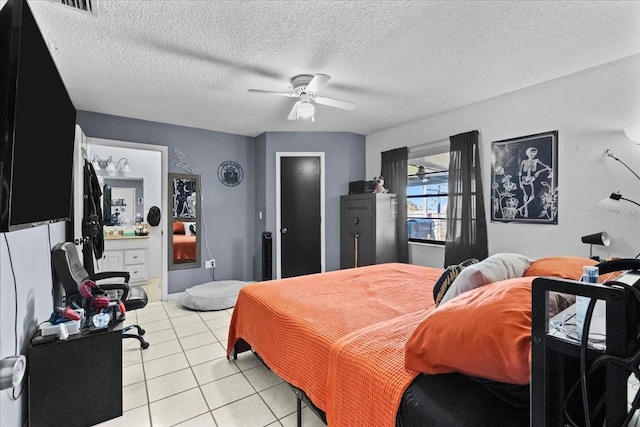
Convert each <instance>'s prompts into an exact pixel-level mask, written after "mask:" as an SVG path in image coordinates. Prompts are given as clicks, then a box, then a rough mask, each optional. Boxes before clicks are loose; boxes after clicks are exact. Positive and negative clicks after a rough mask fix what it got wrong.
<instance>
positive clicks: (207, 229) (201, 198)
mask: <svg viewBox="0 0 640 427" xmlns="http://www.w3.org/2000/svg"><path fill="white" fill-rule="evenodd" d="M200 212H204V196H200ZM200 216H201V217H202V218H201V219H202V225H204V246H205V247H206V248H207V254H209V258H207V259H212V258H213V255H212V254H211V248H210V247H209V237H208V236H209V228H208V227H207V220H206V216H205V215H203V214H200ZM214 270H215V267H214V268H212V269H211V279H212V280H213V281H214V282H215V281H216V275H215V272H214Z"/></svg>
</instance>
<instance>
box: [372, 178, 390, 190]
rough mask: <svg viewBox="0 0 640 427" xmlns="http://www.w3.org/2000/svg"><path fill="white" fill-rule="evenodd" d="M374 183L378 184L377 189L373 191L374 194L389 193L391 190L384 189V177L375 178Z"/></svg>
mask: <svg viewBox="0 0 640 427" xmlns="http://www.w3.org/2000/svg"><path fill="white" fill-rule="evenodd" d="M373 181H374V182H375V183H376V188H375V190H374V191H373V192H374V193H388V192H389V190H387V189H386V188H385V187H384V177H382V176H374V177H373Z"/></svg>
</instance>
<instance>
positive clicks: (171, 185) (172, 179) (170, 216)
mask: <svg viewBox="0 0 640 427" xmlns="http://www.w3.org/2000/svg"><path fill="white" fill-rule="evenodd" d="M168 175H169V181H168V187H167V188H168V189H169V194H168V195H169V197H168V199H169V200H168V201H169V205H168V206H167V227H168V230H167V235H168V247H169V248H168V249H169V251H168V252H169V259H168V261H169V270H181V269H185V268H200V267H201V256H200V246H202V243H201V239H202V233H201V231H200V218H201V215H202V212H201V204H200V200H201V193H200V191H201V189H200V175H193V174H183V173H170V174H168ZM176 180H193V181H194V182H195V189H196V206H195V218H194V219H193V221H191V220H190V219H191V218H188V217H187V218H185V219H188V220H189V221H188V222H195V223H196V233H195V235H196V259H195V261H194V262H182V263H174V262H173V223H174V221H176V220H177V219H176V218H174V189H175V183H176Z"/></svg>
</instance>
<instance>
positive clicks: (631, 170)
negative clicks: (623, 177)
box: [605, 149, 640, 179]
mask: <svg viewBox="0 0 640 427" xmlns="http://www.w3.org/2000/svg"><path fill="white" fill-rule="evenodd" d="M605 154H606V155H607V156H609V157H611V158H612V159H614V160H615V161H617V162H620V163H622V165H623V166H624V167H625V168H627V169H629V172H631V173H632V174H634V175H635V176H636V178H638V179H640V176H639V175H638V174H637V173H635V172H634V171H633V169H631V168H630V167H629V166H627V164H626V163H625V162H623V161H622V160H620V159H619V158H617V157H616V156H614V155H613V153H612V152H611V150H609V149H607V150H605Z"/></svg>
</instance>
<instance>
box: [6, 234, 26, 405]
mask: <svg viewBox="0 0 640 427" xmlns="http://www.w3.org/2000/svg"><path fill="white" fill-rule="evenodd" d="M3 236H4V243H5V245H6V247H7V255H8V256H9V266H10V268H11V277H12V278H13V302H14V304H13V308H14V310H13V354H18V282H17V280H16V271H15V269H14V267H13V258H12V257H11V248H10V247H9V239H8V238H7V233H3ZM23 390H24V381H23V382H22V387H20V392H19V393H18V395H17V396H16V394H15V391H16V388H15V387H13V389H12V390H11V395H10V396H9V397H10V398H11V400H17V399H18V398H19V397H20V396H21V395H22V391H23Z"/></svg>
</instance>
